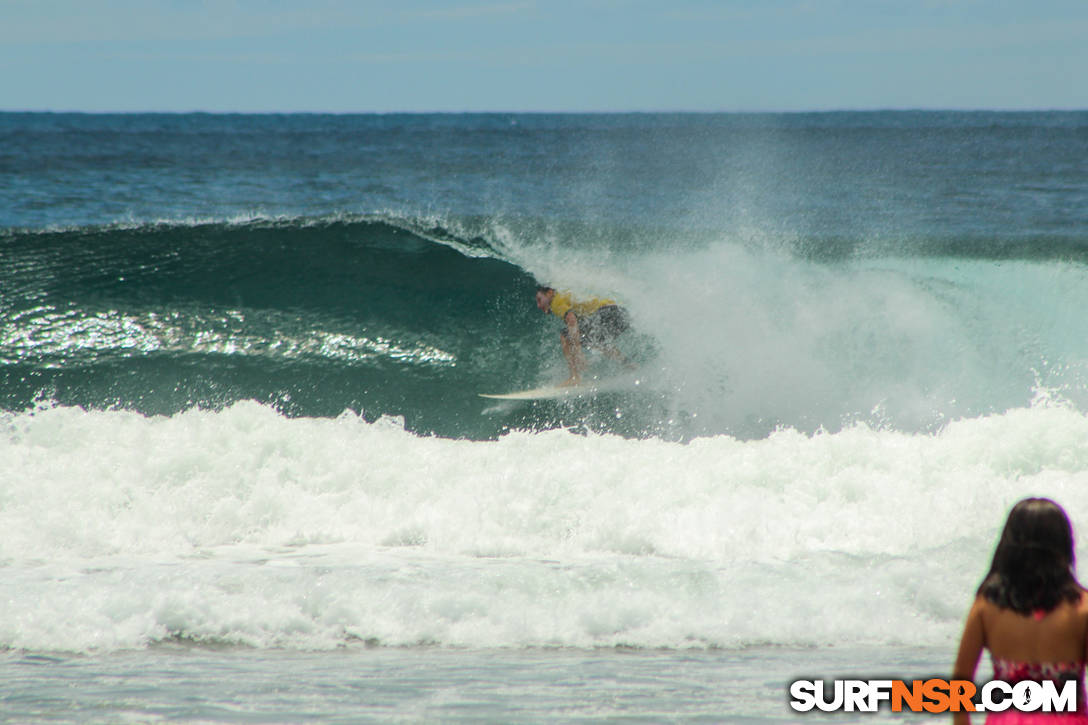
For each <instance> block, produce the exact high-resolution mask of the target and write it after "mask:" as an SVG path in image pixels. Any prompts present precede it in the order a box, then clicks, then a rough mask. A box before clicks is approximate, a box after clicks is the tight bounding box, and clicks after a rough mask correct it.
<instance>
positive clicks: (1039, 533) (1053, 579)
mask: <svg viewBox="0 0 1088 725" xmlns="http://www.w3.org/2000/svg"><path fill="white" fill-rule="evenodd" d="M1075 558H1076V557H1075V554H1074V553H1073V526H1072V525H1071V524H1070V523H1069V517H1068V516H1066V515H1065V511H1063V510H1062V507H1061V506H1059V505H1058V504H1056V503H1054V502H1053V501H1051V500H1050V499H1047V498H1026V499H1024V500H1023V501H1021V502H1020V503H1018V504H1016V505H1015V506H1013V508H1012V511H1010V512H1009V518H1008V520H1007V521H1005V530H1004V531H1002V532H1001V539H1000V540H998V542H997V549H996V550H995V551H994V560H993V563H992V564H990V572H989V573H988V574H987V575H986V578H985V579H983V580H982V584H981V585H979V588H978V595H979V596H981V597H985V598H986V599H987V600H989V601H990V602H993V603H994V604H996V605H997V606H999V607H1002V608H1004V609H1011V610H1013V611H1014V612H1016V613H1017V614H1031V613H1033V612H1036V611H1038V610H1043V611H1047V612H1048V611H1050V610H1051V609H1054V608H1055V607H1056V606H1058V605H1059V604H1061V603H1062V602H1076V601H1078V600H1079V599H1080V596H1081V587H1080V584H1079V583H1077V579H1076V577H1075V576H1074V574H1073V565H1074V564H1075V563H1076V562H1075Z"/></svg>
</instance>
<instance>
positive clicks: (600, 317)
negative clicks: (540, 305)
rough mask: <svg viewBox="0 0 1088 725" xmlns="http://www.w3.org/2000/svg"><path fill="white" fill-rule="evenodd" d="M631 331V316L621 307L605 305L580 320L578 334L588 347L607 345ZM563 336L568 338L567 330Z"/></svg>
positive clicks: (564, 330)
mask: <svg viewBox="0 0 1088 725" xmlns="http://www.w3.org/2000/svg"><path fill="white" fill-rule="evenodd" d="M629 329H631V316H630V315H629V314H627V310H625V309H623V308H622V307H620V306H619V305H605V306H604V307H602V308H600V309H599V310H597V311H596V312H594V313H592V314H589V315H586V316H585V317H579V318H578V333H579V336H580V337H581V338H582V344H583V345H584V346H586V347H600V346H602V345H607V344H608V343H610V342H612V340H614V339H616V338H617V337H619V336H620V335H622V334H623V333H624V332H627V330H629ZM562 334H563V336H564V337H566V334H567V330H566V328H564V329H563V333H562Z"/></svg>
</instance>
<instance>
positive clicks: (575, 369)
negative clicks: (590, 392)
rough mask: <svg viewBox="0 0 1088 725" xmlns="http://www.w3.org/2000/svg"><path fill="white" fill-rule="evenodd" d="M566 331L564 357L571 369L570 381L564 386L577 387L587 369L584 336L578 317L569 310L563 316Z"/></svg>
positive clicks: (564, 333)
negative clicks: (579, 327)
mask: <svg viewBox="0 0 1088 725" xmlns="http://www.w3.org/2000/svg"><path fill="white" fill-rule="evenodd" d="M563 322H564V323H565V324H566V326H567V327H566V329H565V330H563V335H562V339H563V357H565V358H566V359H567V366H568V367H570V379H568V380H567V382H566V383H564V385H577V384H578V382H579V381H580V380H581V379H582V370H584V369H585V367H586V358H585V354H584V353H583V352H582V335H581V332H579V330H578V316H577V315H575V314H574V312H573V311H571V310H568V311H567V314H565V315H563Z"/></svg>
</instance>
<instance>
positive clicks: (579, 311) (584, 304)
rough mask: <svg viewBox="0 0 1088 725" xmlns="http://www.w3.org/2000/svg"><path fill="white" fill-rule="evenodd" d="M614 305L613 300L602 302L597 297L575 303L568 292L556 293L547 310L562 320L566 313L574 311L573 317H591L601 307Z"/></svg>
mask: <svg viewBox="0 0 1088 725" xmlns="http://www.w3.org/2000/svg"><path fill="white" fill-rule="evenodd" d="M614 304H616V302H615V300H602V299H599V298H597V297H590V298H589V299H588V300H584V301H581V302H575V301H574V299H573V298H572V297H571V295H570V292H556V293H555V295H554V296H553V297H552V303H551V305H550V306H549V308H548V309H549V310H551V313H552V314H553V315H555V316H556V317H558V318H559V319H560V320H562V319H563V318H564V317H566V315H567V312H569V311H571V310H574V316H575V317H585V316H586V315H592V314H593V313H594V312H596V311H597V310H599V309H601V308H602V307H607V306H608V305H614Z"/></svg>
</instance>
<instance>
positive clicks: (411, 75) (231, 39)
mask: <svg viewBox="0 0 1088 725" xmlns="http://www.w3.org/2000/svg"><path fill="white" fill-rule="evenodd" d="M892 108H895V109H900V108H926V109H929V108H947V109H1010V110H1019V109H1088V1H1086V0H718V1H717V2H711V1H709V0H660V1H657V2H650V1H648V0H446V1H444V2H442V1H439V0H399V1H385V0H356V1H355V2H350V1H348V0H306V1H302V0H298V1H296V2H287V1H286V0H188V1H183V0H115V1H106V0H0V110H6V111H14V110H43V111H92V112H94V111H121V112H133V111H210V112H231V111H236V112H279V111H283V112H292V111H304V112H395V111H410V112H426V111H451V112H461V111H575V112H576V111H606V112H613V111H808V110H811V111H820V110H848V109H892Z"/></svg>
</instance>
